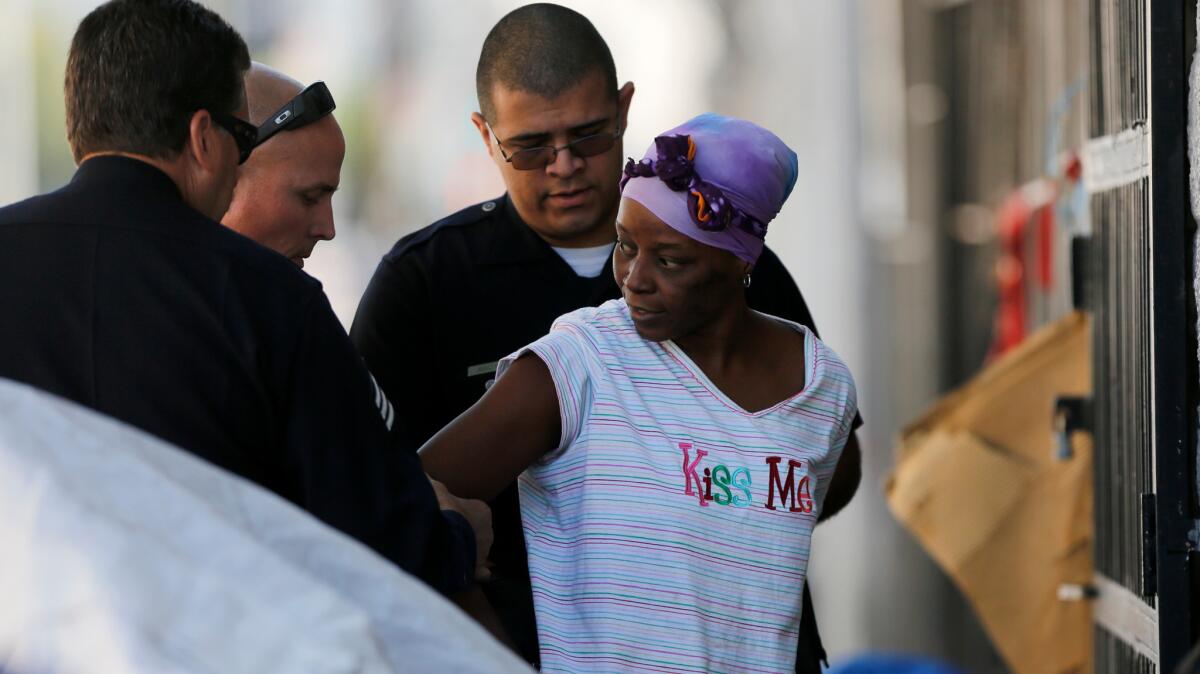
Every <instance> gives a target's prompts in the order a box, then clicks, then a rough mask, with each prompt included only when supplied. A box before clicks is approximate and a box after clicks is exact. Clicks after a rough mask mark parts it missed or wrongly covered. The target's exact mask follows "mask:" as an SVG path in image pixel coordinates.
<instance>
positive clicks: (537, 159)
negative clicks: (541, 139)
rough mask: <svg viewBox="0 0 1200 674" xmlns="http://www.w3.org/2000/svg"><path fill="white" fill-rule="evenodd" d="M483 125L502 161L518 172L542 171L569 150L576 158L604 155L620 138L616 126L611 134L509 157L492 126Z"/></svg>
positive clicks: (524, 150) (577, 139) (540, 148)
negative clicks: (494, 142) (559, 155)
mask: <svg viewBox="0 0 1200 674" xmlns="http://www.w3.org/2000/svg"><path fill="white" fill-rule="evenodd" d="M484 124H485V125H486V126H487V129H488V133H490V134H492V138H495V139H496V147H497V148H498V149H499V150H500V156H501V157H504V161H506V162H508V163H510V164H512V166H513V168H515V169H517V170H518V171H533V170H536V169H544V168H546V167H547V166H549V165H550V164H552V163H553V162H554V160H555V159H556V158H557V157H558V153H559V152H561V151H563V150H570V151H571V154H573V155H575V156H576V157H594V156H596V155H598V154H604V153H605V152H608V151H609V150H611V149H613V146H614V145H616V144H617V139H618V138H620V137H621V127H620V125H619V124H618V125H617V130H616V131H613V132H612V133H607V132H605V133H595V134H592V135H590V136H584V137H583V138H576V139H575V140H573V141H571V142H569V143H567V144H566V145H563V146H561V147H555V146H553V145H545V146H541V147H529V148H525V149H523V150H517V151H516V152H513V153H512V154H511V155H510V154H508V153H507V152H505V151H504V144H503V143H501V142H500V137H499V136H497V135H496V132H495V131H494V130H492V125H491V124H490V123H489V122H487V121H484Z"/></svg>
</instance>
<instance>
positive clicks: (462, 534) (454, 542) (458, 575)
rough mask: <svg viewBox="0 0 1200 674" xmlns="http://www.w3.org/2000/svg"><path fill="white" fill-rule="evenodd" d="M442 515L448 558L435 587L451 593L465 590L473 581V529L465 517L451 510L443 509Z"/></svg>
mask: <svg viewBox="0 0 1200 674" xmlns="http://www.w3.org/2000/svg"><path fill="white" fill-rule="evenodd" d="M442 517H444V518H445V519H446V530H447V533H448V535H449V539H450V540H449V541H448V542H449V548H450V558H449V559H448V560H447V561H448V562H449V564H447V566H446V570H445V575H443V576H442V578H440V579H439V580H440V581H441V582H439V583H438V585H439V586H440V587H438V588H437V589H438V590H440V591H441V592H442V594H446V595H451V594H455V593H457V592H462V591H463V590H466V589H467V588H469V587H471V584H472V583H474V582H475V530H474V529H472V528H471V525H470V523H468V522H467V518H465V517H463V516H462V514H460V513H457V512H455V511H453V510H443V511H442Z"/></svg>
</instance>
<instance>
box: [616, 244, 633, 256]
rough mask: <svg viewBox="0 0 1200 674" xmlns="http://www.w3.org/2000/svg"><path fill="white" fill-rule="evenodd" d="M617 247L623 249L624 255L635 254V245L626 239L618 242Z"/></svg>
mask: <svg viewBox="0 0 1200 674" xmlns="http://www.w3.org/2000/svg"><path fill="white" fill-rule="evenodd" d="M617 249H618V250H620V251H621V254H622V255H633V253H634V247H633V246H632V245H630V244H628V243H625V242H624V241H618V242H617Z"/></svg>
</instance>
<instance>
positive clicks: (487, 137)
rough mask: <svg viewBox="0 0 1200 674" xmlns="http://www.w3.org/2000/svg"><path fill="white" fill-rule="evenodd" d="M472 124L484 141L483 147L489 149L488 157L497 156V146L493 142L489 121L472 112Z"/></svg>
mask: <svg viewBox="0 0 1200 674" xmlns="http://www.w3.org/2000/svg"><path fill="white" fill-rule="evenodd" d="M471 123H472V124H474V125H475V128H476V129H477V130H478V131H479V137H480V138H482V139H483V147H484V148H485V149H487V153H488V156H489V157H494V156H496V155H495V152H496V149H495V148H496V144H495V143H493V142H492V132H491V131H488V126H487V120H486V119H484V118H483V115H481V114H479V113H478V112H472V113H471Z"/></svg>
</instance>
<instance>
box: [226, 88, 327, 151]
mask: <svg viewBox="0 0 1200 674" xmlns="http://www.w3.org/2000/svg"><path fill="white" fill-rule="evenodd" d="M336 107H337V105H336V104H334V102H333V95H332V94H330V93H329V87H327V86H325V83H324V82H314V83H312V84H310V85H308V87H306V88H305V89H304V91H301V92H300V93H298V94H296V96H295V97H293V98H292V100H290V101H288V102H287V103H285V104H284V106H283V107H282V108H279V109H278V110H276V111H275V114H273V115H271V116H270V117H268V118H267V121H265V122H263V123H262V125H260V126H254V125H253V124H251V123H250V122H247V121H246V120H244V119H238V118H237V117H234V116H233V115H231V114H228V113H224V112H212V111H209V114H210V115H212V118H213V121H214V122H216V123H217V124H218V125H219V126H220V127H221V128H223V129H225V130H226V131H228V132H229V135H231V136H233V140H234V142H236V143H237V146H238V163H239V164H244V163H246V160H247V159H249V158H250V153H251V152H253V151H254V148H256V147H258V146H259V145H262V144H263V143H265V142H267V139H268V138H270V137H271V136H274V135H275V134H277V133H279V132H280V131H284V130H286V129H299V128H300V127H302V126H305V125H308V124H312V123H313V122H315V121H317V120H318V119H321V118H322V117H324V116H325V115H328V114H329V113H331V112H333V109H334V108H336Z"/></svg>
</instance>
